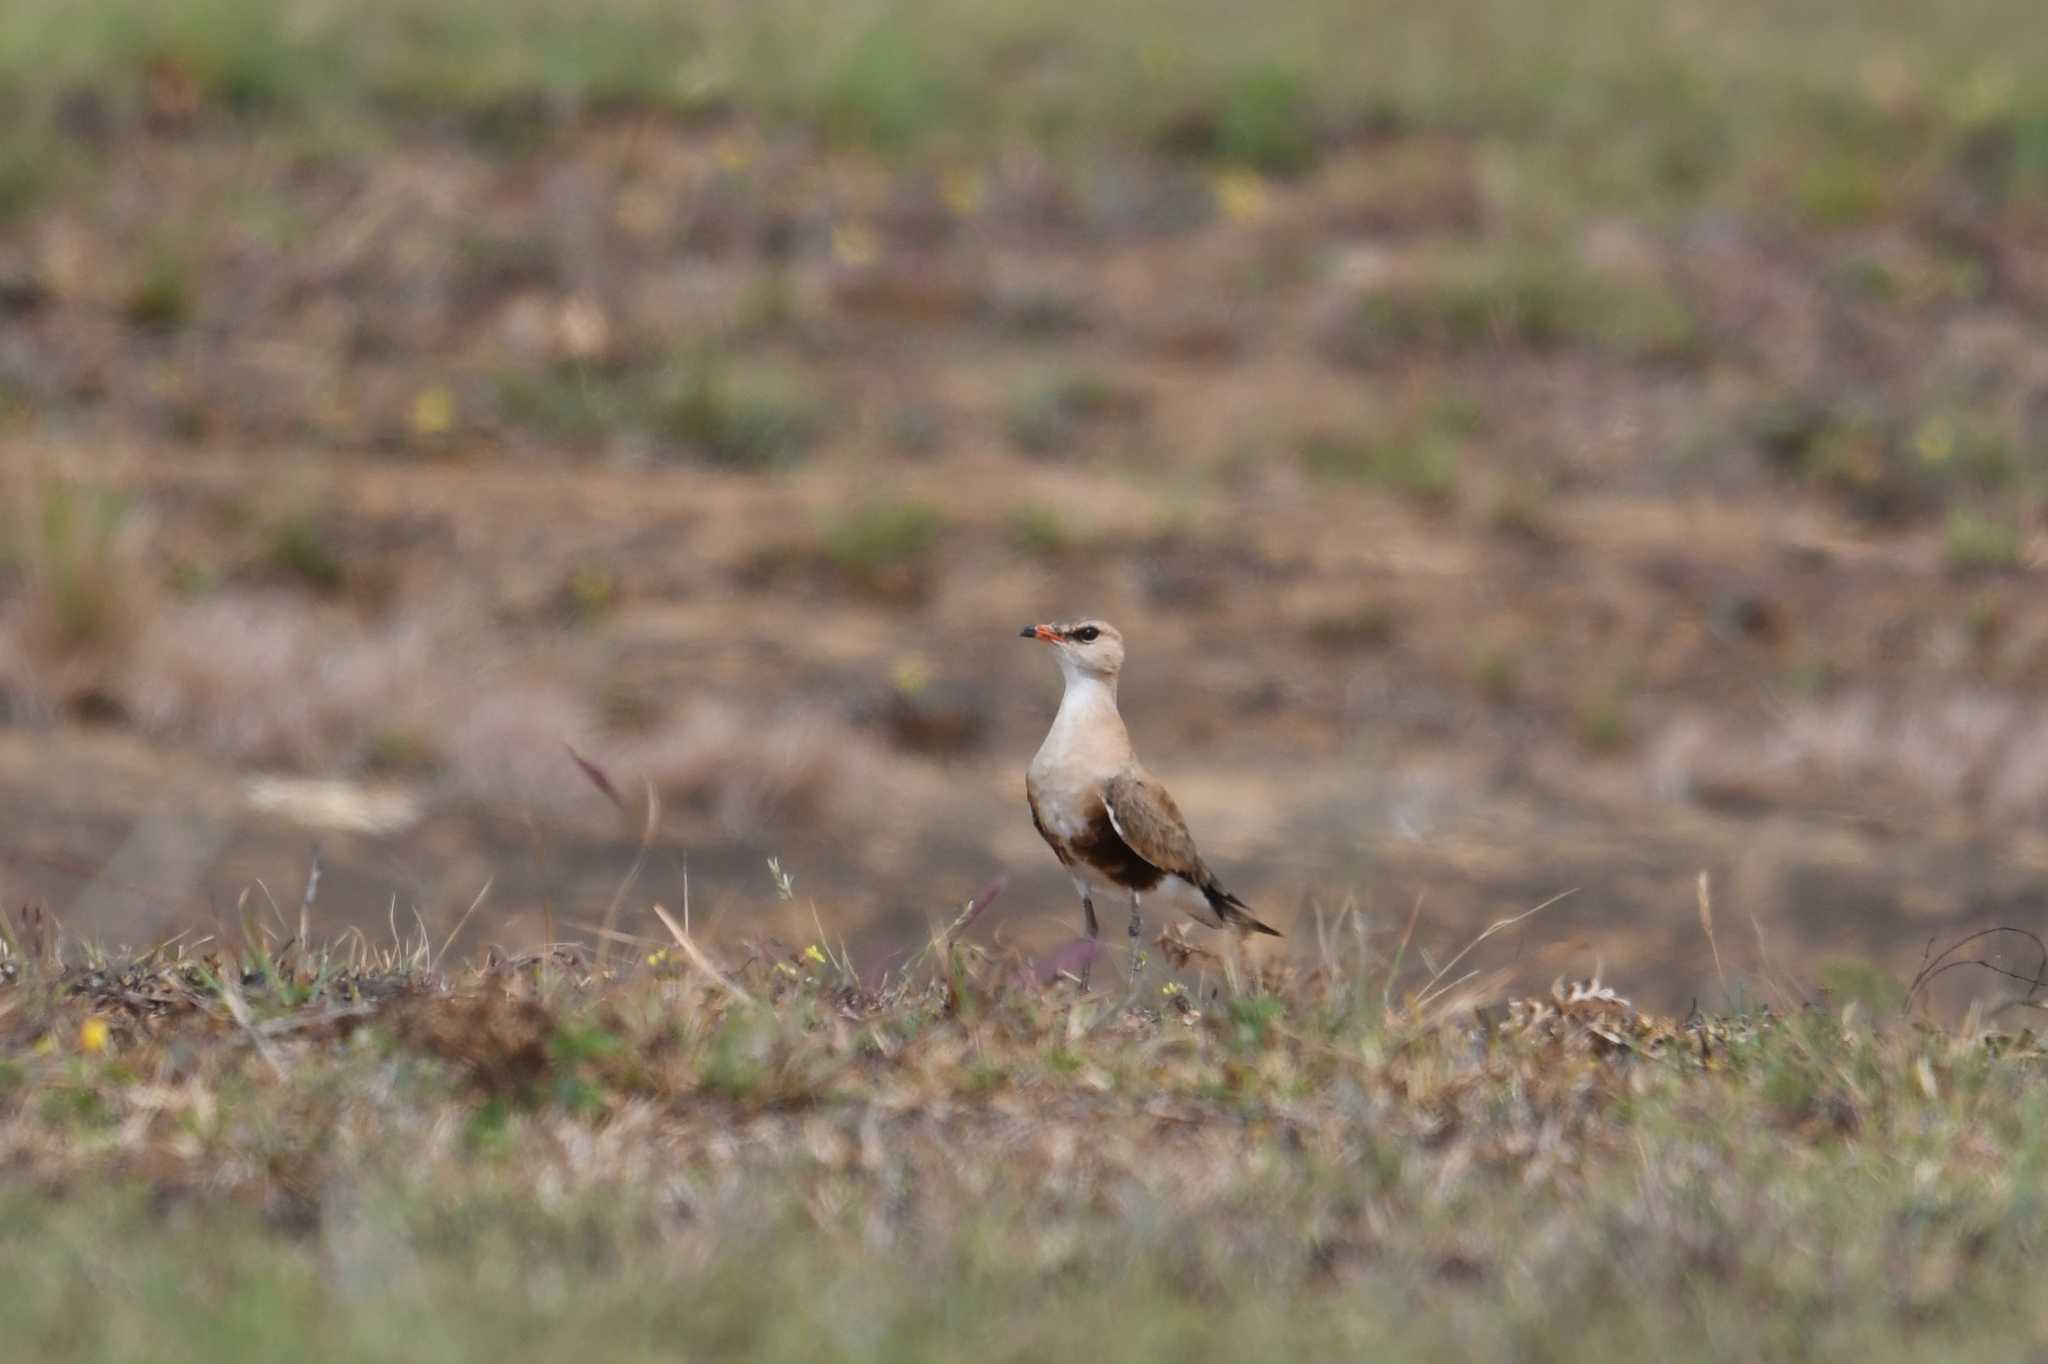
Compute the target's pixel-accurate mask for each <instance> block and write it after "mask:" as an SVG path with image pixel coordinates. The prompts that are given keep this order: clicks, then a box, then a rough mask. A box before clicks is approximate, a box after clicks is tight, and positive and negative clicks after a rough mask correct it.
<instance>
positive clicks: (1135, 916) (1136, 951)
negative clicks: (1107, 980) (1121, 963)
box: [1131, 890, 1145, 989]
mask: <svg viewBox="0 0 2048 1364" xmlns="http://www.w3.org/2000/svg"><path fill="white" fill-rule="evenodd" d="M1144 931H1145V918H1144V916H1143V915H1142V914H1140V913H1139V912H1138V892H1136V891H1135V890H1134V891H1132V892H1131V988H1132V989H1136V988H1137V985H1138V964H1139V962H1140V960H1141V959H1142V958H1143V956H1144V952H1143V949H1141V948H1140V947H1139V945H1138V938H1139V936H1140V935H1142V934H1143V933H1144Z"/></svg>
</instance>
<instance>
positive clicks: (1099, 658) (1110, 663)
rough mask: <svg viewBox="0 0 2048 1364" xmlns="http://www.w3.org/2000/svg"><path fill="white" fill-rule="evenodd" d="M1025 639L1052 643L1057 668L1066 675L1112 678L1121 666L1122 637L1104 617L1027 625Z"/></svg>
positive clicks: (1122, 660)
mask: <svg viewBox="0 0 2048 1364" xmlns="http://www.w3.org/2000/svg"><path fill="white" fill-rule="evenodd" d="M1019 633H1020V634H1021V635H1022V636H1023V637H1024V638H1025V639H1036V640H1043V641H1044V642H1045V643H1047V644H1050V645H1052V647H1053V650H1054V652H1055V653H1056V654H1057V655H1058V657H1059V661H1060V671H1061V672H1063V673H1065V674H1066V675H1067V676H1068V677H1075V676H1082V677H1100V678H1105V679H1108V680H1111V681H1114V680H1115V678H1116V675H1117V673H1118V672H1119V671H1121V670H1122V668H1123V666H1124V637H1123V636H1122V635H1121V634H1119V633H1117V628H1116V627H1115V626H1114V625H1111V624H1110V623H1109V622H1108V621H1106V620H1094V619H1089V620H1077V621H1074V622H1073V623H1072V624H1062V625H1027V626H1025V627H1024V628H1023V630H1021V631H1020V632H1019Z"/></svg>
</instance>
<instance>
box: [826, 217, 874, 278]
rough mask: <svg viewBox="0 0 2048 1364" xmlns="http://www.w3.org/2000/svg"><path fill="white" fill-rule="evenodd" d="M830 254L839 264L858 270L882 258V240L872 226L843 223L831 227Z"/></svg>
mask: <svg viewBox="0 0 2048 1364" xmlns="http://www.w3.org/2000/svg"><path fill="white" fill-rule="evenodd" d="M832 254H833V255H834V256H835V257H837V258H838V261H839V263H840V264H841V265H845V266H849V267H851V268H853V269H855V270H859V269H861V268H863V267H865V266H869V265H873V264H874V263H875V262H876V261H878V260H880V259H881V258H882V242H881V239H880V238H879V237H877V236H876V235H875V232H874V229H873V228H871V227H866V226H863V225H862V224H860V223H845V224H842V225H841V226H839V227H835V228H833V229H832Z"/></svg>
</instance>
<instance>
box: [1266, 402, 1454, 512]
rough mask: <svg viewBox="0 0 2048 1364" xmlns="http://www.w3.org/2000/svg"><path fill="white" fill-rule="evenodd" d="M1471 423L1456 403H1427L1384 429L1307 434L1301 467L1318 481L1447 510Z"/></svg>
mask: <svg viewBox="0 0 2048 1364" xmlns="http://www.w3.org/2000/svg"><path fill="white" fill-rule="evenodd" d="M1476 422H1477V415H1476V413H1475V412H1474V411H1473V410H1472V409H1471V408H1469V407H1468V406H1466V405H1464V404H1462V403H1455V402H1438V403H1433V404H1429V405H1427V406H1426V407H1425V408H1424V409H1423V410H1421V411H1420V412H1418V413H1415V414H1413V415H1410V416H1406V417H1404V418H1402V419H1401V420H1399V421H1397V422H1396V423H1394V424H1393V425H1392V426H1390V427H1387V428H1384V429H1380V430H1375V431H1370V432H1361V433H1354V434H1347V435H1327V434H1325V435H1318V436H1313V437H1311V438H1309V440H1308V441H1306V442H1305V443H1304V444H1303V446H1302V449H1301V462H1302V467H1303V468H1305V469H1306V470H1308V472H1310V473H1311V474H1315V475H1317V476H1319V477H1324V478H1344V479H1355V480H1357V481H1359V482H1363V483H1370V484H1373V485H1375V486H1377V487H1382V488H1386V489H1389V490H1391V491H1393V492H1398V493H1402V494H1405V495H1407V496H1409V497H1412V498H1414V499H1415V500H1416V501H1418V502H1422V503H1424V504H1427V505H1430V506H1434V507H1439V508H1441V507H1448V506H1449V505H1451V503H1453V502H1454V501H1455V500H1456V499H1457V494H1458V478H1459V474H1460V472H1461V470H1462V468H1463V465H1464V461H1465V446H1466V442H1467V441H1468V439H1469V438H1470V436H1471V434H1472V432H1473V429H1474V426H1475V424H1476Z"/></svg>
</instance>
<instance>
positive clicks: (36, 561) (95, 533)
mask: <svg viewBox="0 0 2048 1364" xmlns="http://www.w3.org/2000/svg"><path fill="white" fill-rule="evenodd" d="M128 510H129V506H128V500H127V498H126V497H124V496H123V495H122V494H120V493H118V492H116V491H114V490H113V489H111V488H108V487H104V486H101V485H99V484H96V483H90V482H85V481H80V480H76V479H71V478H65V477H60V476H55V475H44V476H40V477H38V478H36V479H34V480H33V482H32V483H31V484H30V486H29V496H28V497H27V498H26V499H24V502H23V504H22V505H21V506H20V507H19V508H17V509H16V511H17V515H16V516H14V517H11V518H9V520H10V521H11V524H6V523H0V563H5V564H6V565H7V566H8V567H11V568H13V569H14V570H15V571H16V572H18V573H19V574H20V575H21V576H22V577H23V579H24V580H25V582H26V585H27V587H28V595H27V608H28V612H29V618H30V621H31V623H32V624H33V625H34V627H35V631H36V633H37V634H38V635H39V636H40V637H41V639H42V641H43V642H44V643H45V644H47V645H48V646H49V647H51V648H52V649H54V650H55V651H56V652H58V653H73V652H80V651H88V650H94V649H104V648H108V647H110V646H113V645H116V644H118V643H119V642H120V641H121V638H122V636H123V634H124V633H125V630H126V627H127V625H128V624H129V623H130V621H131V619H132V617H133V613H134V608H135V605H136V602H135V597H136V587H137V582H136V579H135V576H134V568H133V566H132V565H131V564H129V563H127V562H126V561H125V560H124V559H123V557H122V555H121V551H120V539H121V533H122V528H123V526H124V525H125V524H126V522H127V520H128Z"/></svg>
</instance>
